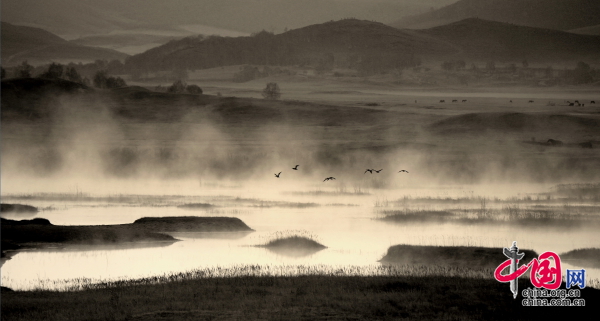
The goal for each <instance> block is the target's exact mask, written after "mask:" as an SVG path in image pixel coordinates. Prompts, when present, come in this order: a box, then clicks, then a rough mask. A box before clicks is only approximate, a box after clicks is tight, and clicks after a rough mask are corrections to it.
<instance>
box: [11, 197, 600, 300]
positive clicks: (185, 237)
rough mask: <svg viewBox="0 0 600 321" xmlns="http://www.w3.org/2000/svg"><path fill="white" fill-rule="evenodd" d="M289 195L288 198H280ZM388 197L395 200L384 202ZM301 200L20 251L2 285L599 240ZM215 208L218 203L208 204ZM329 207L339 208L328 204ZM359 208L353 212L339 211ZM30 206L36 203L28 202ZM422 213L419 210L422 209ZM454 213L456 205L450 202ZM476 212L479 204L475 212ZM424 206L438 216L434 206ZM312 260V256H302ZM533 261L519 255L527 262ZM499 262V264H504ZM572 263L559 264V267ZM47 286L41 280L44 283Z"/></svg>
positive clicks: (166, 211)
mask: <svg viewBox="0 0 600 321" xmlns="http://www.w3.org/2000/svg"><path fill="white" fill-rule="evenodd" d="M286 197H288V196H286ZM390 199H392V198H391V197H390ZM295 201H298V202H299V203H307V202H310V203H314V202H317V203H318V204H320V205H321V206H316V207H301V206H299V207H252V204H249V203H252V202H251V201H246V203H244V204H243V205H239V203H240V202H239V200H238V203H237V204H228V206H227V204H218V205H219V206H222V208H221V210H223V211H230V213H232V214H234V215H214V214H213V213H212V212H211V211H210V210H198V211H194V212H193V214H194V215H196V216H235V217H238V218H240V219H241V220H242V221H244V222H245V223H246V224H247V225H248V226H250V227H251V228H252V229H254V230H255V232H250V233H248V232H243V233H189V232H186V233H169V234H172V235H173V236H174V237H175V238H177V239H179V240H180V241H179V242H175V243H172V244H165V243H163V244H161V243H158V244H148V243H146V244H128V245H125V246H101V247H98V246H86V247H71V246H69V247H61V248H55V249H38V250H27V251H22V252H19V253H18V254H17V255H15V256H13V257H12V258H11V259H10V260H8V261H7V262H6V263H5V264H4V265H3V266H2V285H3V286H7V287H10V288H13V289H31V288H36V287H40V286H41V285H40V284H42V283H41V282H44V283H43V284H44V286H46V287H50V288H52V287H53V286H52V284H54V283H53V282H54V281H56V280H63V279H74V278H89V279H97V280H109V279H125V278H143V277H149V276H155V275H163V274H171V273H179V272H184V271H191V270H196V269H203V268H211V267H216V266H219V267H223V268H227V267H232V266H239V265H264V266H272V265H307V266H317V265H318V266H321V265H325V266H358V267H361V266H362V267H367V266H373V265H374V264H375V265H376V264H378V263H377V261H378V260H379V259H381V258H382V257H383V256H384V255H385V253H386V251H387V249H388V247H390V246H392V245H396V244H411V245H441V246H483V247H495V248H498V251H501V250H502V248H503V247H506V246H510V244H512V241H515V240H516V241H518V244H519V247H521V248H524V249H525V248H526V249H532V250H534V251H536V252H538V253H542V252H545V251H554V252H556V253H563V252H566V251H570V250H573V249H577V248H586V247H599V246H600V234H598V233H597V231H594V230H593V229H585V228H584V229H561V228H526V227H523V226H513V225H508V224H503V225H497V226H490V225H480V224H477V225H465V224H458V223H448V222H446V223H444V222H434V223H424V222H421V223H403V224H390V223H386V222H382V221H380V220H375V219H374V218H376V217H377V209H378V208H377V207H376V205H374V204H377V200H376V199H375V198H374V197H371V198H366V199H365V198H364V197H361V198H360V200H357V198H355V197H354V198H353V197H351V196H340V197H338V198H336V199H335V200H332V197H331V196H327V197H323V198H319V197H314V196H304V197H298V199H297V200H295ZM213 203H214V202H213ZM330 204H340V205H339V206H337V205H330ZM345 204H355V205H356V206H345ZM32 205H36V204H32ZM419 206H420V208H421V209H423V207H422V205H419ZM452 206H455V205H452ZM475 206H479V205H475ZM54 207H55V208H56V209H55V210H52V211H45V212H41V213H39V215H38V217H44V218H47V219H49V220H50V221H51V222H52V223H53V224H57V225H84V224H85V225H90V224H123V223H131V222H133V221H134V220H136V219H138V218H140V217H145V216H156V217H163V216H186V215H191V214H190V211H189V210H184V209H180V208H177V207H176V206H160V207H158V206H123V205H122V204H121V205H119V204H112V205H110V206H93V207H90V206H88V207H86V206H82V205H81V204H77V205H76V206H75V205H73V204H70V205H68V206H67V205H63V206H60V205H59V206H57V203H56V202H54ZM428 209H438V210H439V209H440V207H435V206H431V207H430V208H428ZM282 230H306V231H310V233H313V234H314V235H316V236H318V238H319V243H321V244H323V245H325V246H327V248H326V249H323V250H321V251H317V252H315V253H302V255H289V254H290V253H288V252H285V253H280V252H277V251H272V250H268V249H266V248H261V247H256V245H261V244H265V242H266V241H267V240H268V238H269V237H270V236H271V235H272V234H273V233H274V232H277V231H282ZM307 254H308V255H307ZM530 259H531V258H525V260H527V261H529V260H530ZM500 263H502V262H498V264H500ZM567 266H569V265H567V264H563V269H566V267H567ZM588 271H589V272H588V273H587V276H588V277H589V278H599V277H600V270H599V269H589V270H588ZM43 280H46V281H43Z"/></svg>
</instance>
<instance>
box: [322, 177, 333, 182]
mask: <svg viewBox="0 0 600 321" xmlns="http://www.w3.org/2000/svg"><path fill="white" fill-rule="evenodd" d="M332 179H335V177H327V178H326V179H324V180H323V182H326V181H330V180H332Z"/></svg>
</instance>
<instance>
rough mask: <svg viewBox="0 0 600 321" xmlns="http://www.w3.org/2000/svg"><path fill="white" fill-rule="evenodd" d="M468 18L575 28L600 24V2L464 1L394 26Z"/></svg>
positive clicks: (422, 26)
mask: <svg viewBox="0 0 600 321" xmlns="http://www.w3.org/2000/svg"><path fill="white" fill-rule="evenodd" d="M467 18H480V19H485V20H492V21H499V22H506V23H513V24H518V25H523V26H529V27H537V28H547V29H557V30H571V29H577V28H584V27H588V26H594V25H598V24H600V5H599V4H598V1H597V0H568V1H565V0H460V1H458V2H456V3H454V4H451V5H448V6H445V7H443V8H440V9H438V10H434V11H431V12H427V13H423V14H419V15H415V16H409V17H404V18H401V19H400V20H397V21H395V22H392V23H390V25H391V26H394V27H397V28H410V29H425V28H431V27H436V26H441V25H445V24H449V23H452V22H456V21H460V20H463V19H467Z"/></svg>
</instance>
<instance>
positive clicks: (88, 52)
mask: <svg viewBox="0 0 600 321" xmlns="http://www.w3.org/2000/svg"><path fill="white" fill-rule="evenodd" d="M1 42H2V44H1V45H2V46H1V47H2V65H3V66H14V65H18V64H20V63H21V62H22V61H24V60H27V61H28V62H29V64H31V65H40V64H46V63H50V62H91V61H94V60H97V59H104V60H114V59H119V60H123V59H125V58H126V57H127V55H126V54H123V53H120V52H117V51H114V50H110V49H102V48H95V47H87V46H82V45H78V44H73V43H70V42H68V41H66V40H64V39H62V38H60V37H59V36H57V35H55V34H53V33H50V32H48V31H46V30H43V29H40V28H33V27H24V26H16V25H12V24H10V23H6V22H2V36H1Z"/></svg>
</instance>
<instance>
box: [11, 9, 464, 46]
mask: <svg viewBox="0 0 600 321" xmlns="http://www.w3.org/2000/svg"><path fill="white" fill-rule="evenodd" d="M455 1H456V0H403V1H398V0H302V1H296V0H252V1H249V0H203V1H198V0H171V1H164V0H127V1H122V0H95V1H91V0H44V1H39V0H3V1H2V11H1V14H2V21H5V22H9V23H12V24H17V25H27V26H33V27H39V28H43V29H45V30H48V31H50V32H52V33H55V34H58V35H60V36H61V37H63V38H65V39H68V40H71V39H74V38H79V37H83V36H88V35H93V34H96V35H98V34H108V33H109V32H111V31H118V30H138V31H142V29H146V30H145V31H147V30H148V29H154V30H159V29H162V30H165V29H170V30H173V29H177V28H180V27H184V26H189V25H204V26H210V27H214V28H221V29H226V30H233V31H238V32H244V33H248V34H249V33H252V32H259V31H260V30H263V29H264V30H269V31H277V32H282V31H283V30H284V29H285V28H299V27H302V26H306V25H309V24H315V23H319V22H323V21H329V20H331V19H335V20H338V19H342V18H347V17H356V18H359V19H368V20H375V21H380V22H387V21H392V20H394V19H397V18H398V17H400V16H403V15H409V14H417V13H419V12H422V11H424V10H429V8H430V7H435V8H439V7H440V6H443V5H447V4H450V3H452V2H455ZM209 34H212V33H209ZM221 35H224V34H221Z"/></svg>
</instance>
